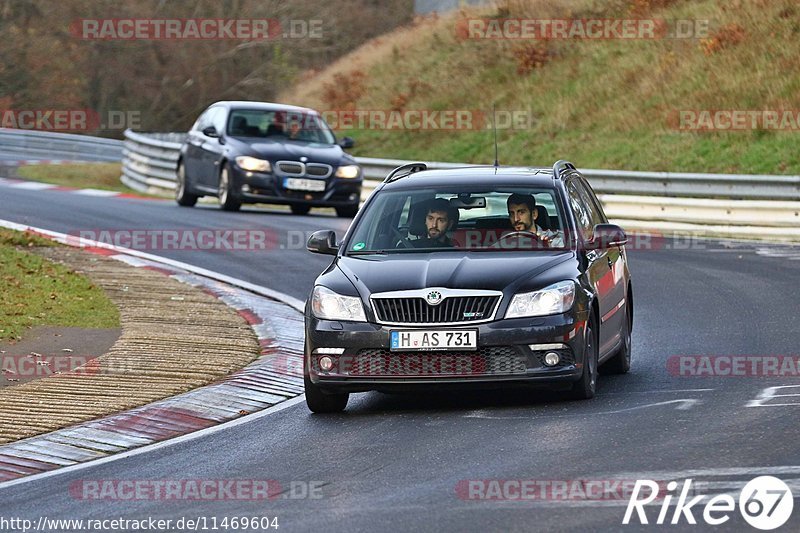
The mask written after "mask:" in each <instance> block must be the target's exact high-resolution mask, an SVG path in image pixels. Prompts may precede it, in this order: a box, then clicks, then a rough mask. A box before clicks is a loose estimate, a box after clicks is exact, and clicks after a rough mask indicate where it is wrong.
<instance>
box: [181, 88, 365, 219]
mask: <svg viewBox="0 0 800 533" xmlns="http://www.w3.org/2000/svg"><path fill="white" fill-rule="evenodd" d="M352 146H353V140H352V139H350V138H348V137H345V138H343V139H341V141H339V142H337V140H336V137H335V136H334V134H333V132H332V131H331V129H330V128H329V127H328V125H327V124H326V123H325V121H324V120H323V119H322V117H320V116H319V114H318V113H317V112H316V111H314V110H312V109H307V108H303V107H295V106H289V105H281V104H271V103H265V102H217V103H215V104H213V105H211V106H210V107H209V108H208V109H206V110H205V111H203V113H202V114H201V115H200V117H199V118H198V119H197V121H196V122H195V123H194V126H192V129H191V130H190V131H189V133H188V135H187V138H186V141H185V142H184V143H183V146H182V147H181V151H180V158H179V159H178V164H177V168H176V171H177V178H176V179H177V187H176V190H175V199H176V201H177V202H178V205H181V206H187V207H191V206H194V205H195V204H196V203H197V199H198V198H199V197H201V196H216V197H217V198H219V203H220V206H221V207H222V209H225V210H228V211H236V210H238V209H239V208H240V207H241V206H242V204H243V203H269V204H283V205H289V206H290V207H291V209H292V212H293V213H295V214H306V213H308V211H309V210H310V209H311V208H312V207H333V208H335V209H336V213H337V215H339V216H342V217H353V216H355V214H356V212H357V211H358V205H359V202H360V199H361V184H362V180H363V177H364V176H363V172H362V171H361V168H360V167H359V166H358V165H357V164H356V162H355V159H353V157H352V156H350V155H349V154H347V153H345V152H344V151H343V148H350V147H352Z"/></svg>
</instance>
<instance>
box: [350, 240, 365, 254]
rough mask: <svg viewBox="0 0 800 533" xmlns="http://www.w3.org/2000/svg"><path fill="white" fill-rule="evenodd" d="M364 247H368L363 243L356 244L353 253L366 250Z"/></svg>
mask: <svg viewBox="0 0 800 533" xmlns="http://www.w3.org/2000/svg"><path fill="white" fill-rule="evenodd" d="M364 246H366V244H364V243H363V242H357V243H355V244H354V245H353V251H354V252H357V251H359V250H363V249H364Z"/></svg>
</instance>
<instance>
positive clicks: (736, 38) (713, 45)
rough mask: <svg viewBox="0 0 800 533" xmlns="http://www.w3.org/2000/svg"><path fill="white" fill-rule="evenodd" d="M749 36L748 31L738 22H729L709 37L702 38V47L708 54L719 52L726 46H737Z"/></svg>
mask: <svg viewBox="0 0 800 533" xmlns="http://www.w3.org/2000/svg"><path fill="white" fill-rule="evenodd" d="M746 38H747V32H746V31H745V29H744V28H742V27H741V26H739V25H738V24H728V25H726V26H723V27H721V28H720V29H719V30H717V31H716V32H715V33H714V34H713V35H712V36H711V37H709V38H708V39H701V40H700V49H701V50H703V53H704V54H706V55H707V56H708V55H711V54H714V53H716V52H719V51H720V50H722V49H724V48H728V47H730V46H735V45H737V44H739V43H741V42H742V41H744V40H745V39H746Z"/></svg>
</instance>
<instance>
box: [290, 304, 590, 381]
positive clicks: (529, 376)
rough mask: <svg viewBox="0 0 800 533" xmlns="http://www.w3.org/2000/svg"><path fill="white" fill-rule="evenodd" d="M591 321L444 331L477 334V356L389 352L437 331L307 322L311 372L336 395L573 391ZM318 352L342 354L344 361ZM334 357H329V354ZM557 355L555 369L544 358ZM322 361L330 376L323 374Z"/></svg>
mask: <svg viewBox="0 0 800 533" xmlns="http://www.w3.org/2000/svg"><path fill="white" fill-rule="evenodd" d="M584 326H585V319H582V318H581V317H575V316H574V315H571V314H566V313H565V314H561V315H553V316H548V317H541V318H518V319H511V320H496V321H493V322H489V323H485V324H477V325H471V324H465V325H463V326H459V327H455V328H454V327H451V326H448V327H446V328H443V329H448V330H451V329H477V330H478V349H477V350H475V351H425V352H397V351H390V349H389V338H390V332H391V331H392V330H398V329H403V330H408V329H425V330H431V329H437V328H436V327H435V326H424V327H419V326H417V327H399V326H382V325H378V324H373V323H368V322H367V323H365V322H337V321H330V320H319V319H317V318H315V317H313V316H309V315H307V316H306V353H305V369H306V371H307V372H308V375H309V378H310V380H311V381H312V383H315V384H317V385H319V386H320V387H324V388H325V389H326V390H330V391H348V392H359V391H368V390H395V389H406V388H418V387H424V386H426V385H427V386H431V385H433V386H435V387H436V388H441V387H442V386H443V385H454V386H465V385H466V386H469V385H473V386H498V385H499V386H503V387H505V386H512V385H532V384H533V385H536V384H540V385H559V384H561V385H564V384H566V385H569V384H570V383H571V382H573V381H575V380H577V379H579V378H580V376H581V374H582V372H583V361H584ZM320 348H323V349H324V348H340V349H341V348H344V352H343V353H342V354H340V355H339V354H331V353H320V351H319V349H320ZM329 351H330V350H323V352H329ZM550 351H555V352H557V353H558V354H559V355H560V357H561V361H560V362H559V364H558V365H556V366H547V365H545V364H544V354H545V353H547V352H550ZM324 356H327V357H329V358H330V359H331V360H332V361H333V366H332V368H331V369H330V370H328V371H325V370H323V369H322V367H321V366H320V359H321V358H322V357H324Z"/></svg>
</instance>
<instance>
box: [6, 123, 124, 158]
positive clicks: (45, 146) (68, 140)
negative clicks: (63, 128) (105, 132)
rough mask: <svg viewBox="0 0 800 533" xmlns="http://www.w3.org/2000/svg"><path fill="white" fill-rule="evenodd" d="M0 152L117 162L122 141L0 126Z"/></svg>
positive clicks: (25, 156) (120, 155)
mask: <svg viewBox="0 0 800 533" xmlns="http://www.w3.org/2000/svg"><path fill="white" fill-rule="evenodd" d="M0 152H4V155H7V154H12V156H13V155H14V154H21V155H23V156H24V157H19V158H18V159H49V160H52V159H62V160H68V161H106V162H117V161H119V160H120V158H121V157H122V141H119V140H116V139H106V138H103V137H91V136H89V135H75V134H71V133H55V132H48V131H35V130H18V129H10V128H0Z"/></svg>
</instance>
